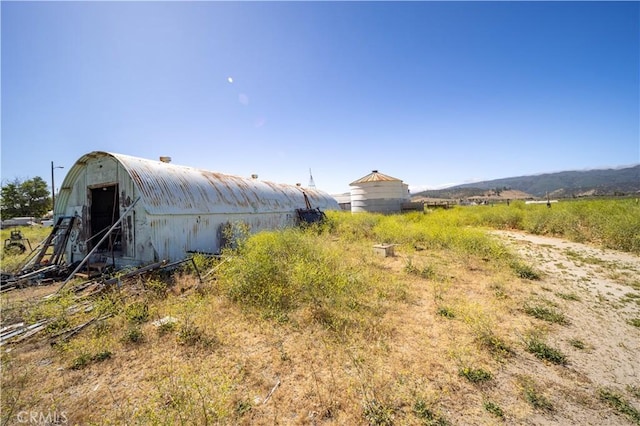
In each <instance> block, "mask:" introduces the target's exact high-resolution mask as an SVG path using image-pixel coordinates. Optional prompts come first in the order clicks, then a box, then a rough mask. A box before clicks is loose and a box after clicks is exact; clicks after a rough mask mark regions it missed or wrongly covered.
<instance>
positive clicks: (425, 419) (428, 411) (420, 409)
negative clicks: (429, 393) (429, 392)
mask: <svg viewBox="0 0 640 426" xmlns="http://www.w3.org/2000/svg"><path fill="white" fill-rule="evenodd" d="M413 413H414V414H415V415H416V417H418V418H419V419H420V420H422V424H424V425H426V426H447V425H449V422H448V421H447V420H446V419H445V418H444V417H442V416H440V415H439V414H438V413H437V412H435V411H434V410H433V409H432V408H431V407H429V404H427V403H426V402H425V401H424V400H423V399H418V400H416V402H415V403H414V404H413Z"/></svg>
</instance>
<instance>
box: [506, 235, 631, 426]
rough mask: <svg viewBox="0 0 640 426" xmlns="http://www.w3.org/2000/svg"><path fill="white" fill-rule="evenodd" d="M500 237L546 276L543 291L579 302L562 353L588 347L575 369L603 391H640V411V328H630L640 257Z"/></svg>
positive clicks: (574, 359)
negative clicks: (575, 344) (579, 344)
mask: <svg viewBox="0 0 640 426" xmlns="http://www.w3.org/2000/svg"><path fill="white" fill-rule="evenodd" d="M494 233H495V234H496V235H499V236H500V237H501V238H502V239H503V240H505V241H507V242H508V243H509V244H510V245H511V246H512V247H515V249H516V250H517V251H518V252H519V253H520V254H521V255H522V256H523V257H524V258H525V259H527V260H528V261H529V262H530V263H531V264H533V265H535V266H536V268H537V269H538V270H540V271H541V272H543V274H544V279H543V281H544V284H543V290H547V291H551V292H554V293H556V294H558V293H560V294H564V295H575V297H576V299H577V300H578V303H566V304H564V305H563V310H564V312H565V313H566V315H567V317H568V318H569V321H570V324H569V326H567V327H562V328H559V329H557V330H556V331H555V333H554V337H555V339H556V340H557V341H558V342H559V344H560V347H561V348H562V342H567V341H569V340H571V339H576V338H578V339H580V340H581V341H583V342H584V343H585V344H586V349H587V350H585V351H572V352H571V353H572V356H571V369H574V370H576V371H579V372H581V373H582V374H584V375H585V383H587V382H590V383H592V384H595V385H596V386H598V387H600V388H611V389H636V395H635V398H633V397H632V398H630V400H629V401H630V403H631V404H632V405H634V406H635V407H636V408H640V400H639V399H638V395H637V389H638V386H640V328H638V327H634V326H632V325H631V324H630V323H629V321H630V320H632V319H636V320H637V319H638V318H640V257H638V256H635V255H633V254H629V253H624V252H618V251H614V250H605V249H600V248H596V247H593V246H588V245H585V244H579V243H574V242H569V241H566V240H563V239H559V238H551V237H545V236H538V235H530V234H526V233H521V232H512V231H494ZM565 345H566V343H565ZM563 349H564V348H563ZM568 351H569V350H568V349H567V352H568ZM565 420H566V421H569V420H570V418H567V419H565ZM619 420H620V419H617V420H616V419H612V423H610V424H616V421H619ZM601 422H602V419H594V418H592V417H590V416H584V415H583V414H581V413H579V412H576V413H573V416H572V419H571V423H572V424H578V423H582V424H601ZM560 423H562V422H560ZM608 424H609V423H608Z"/></svg>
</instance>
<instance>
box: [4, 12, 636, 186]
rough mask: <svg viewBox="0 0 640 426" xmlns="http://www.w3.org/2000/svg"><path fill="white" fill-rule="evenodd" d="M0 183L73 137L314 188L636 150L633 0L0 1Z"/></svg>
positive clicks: (82, 144) (622, 158) (525, 170)
mask: <svg viewBox="0 0 640 426" xmlns="http://www.w3.org/2000/svg"><path fill="white" fill-rule="evenodd" d="M1 14H2V75H1V79H2V81H1V83H2V99H1V100H2V123H1V124H2V141H1V143H2V145H1V154H2V162H1V166H2V168H1V176H2V181H3V183H6V182H7V181H11V180H13V179H15V178H19V179H21V180H23V179H27V178H33V177H35V176H40V177H42V178H43V179H45V180H46V181H47V182H49V181H50V174H51V170H50V164H51V161H54V162H55V164H56V165H60V166H64V167H65V168H64V169H57V170H56V178H55V181H56V184H57V185H56V186H59V184H60V183H61V182H62V179H63V177H64V175H65V172H66V170H68V169H69V168H70V167H71V166H72V165H73V164H74V163H75V161H76V160H77V159H78V158H79V157H80V156H82V155H83V154H86V153H88V152H90V151H95V150H102V151H110V152H116V153H122V154H128V155H134V156H140V157H144V158H152V159H157V158H158V157H159V156H162V155H167V156H171V157H172V159H173V163H176V164H182V165H187V166H192V167H198V168H203V169H207V170H214V171H220V172H224V173H229V174H234V175H242V176H249V175H251V174H252V173H257V174H258V175H259V176H260V178H261V179H265V180H270V181H274V182H280V183H292V184H293V183H296V182H301V183H302V184H303V185H306V184H308V182H309V169H311V170H312V173H313V178H314V181H315V184H316V186H317V187H318V188H320V189H324V190H326V191H327V192H330V193H340V192H346V191H348V190H349V183H350V182H352V181H354V180H356V179H358V178H360V177H362V176H364V175H366V174H368V173H369V172H370V171H371V170H372V169H378V170H380V171H381V172H382V173H385V174H388V175H391V176H394V177H397V178H400V179H402V180H403V181H404V182H405V183H407V184H409V186H410V188H411V189H412V190H414V191H415V190H417V189H419V188H425V187H440V186H443V185H446V184H452V183H465V182H469V181H474V180H488V179H496V178H503V177H512V176H521V175H529V174H537V173H544V172H553V171H563V170H582V169H589V168H606V167H616V166H623V165H631V164H636V163H639V162H640V107H639V104H640V84H639V80H640V3H638V2H561V3H555V2H6V1H3V2H2V3H1Z"/></svg>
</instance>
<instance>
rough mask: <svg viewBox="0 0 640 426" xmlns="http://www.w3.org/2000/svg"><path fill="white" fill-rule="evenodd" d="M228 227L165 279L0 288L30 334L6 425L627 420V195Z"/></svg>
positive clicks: (638, 410) (14, 354)
mask: <svg viewBox="0 0 640 426" xmlns="http://www.w3.org/2000/svg"><path fill="white" fill-rule="evenodd" d="M23 231H24V232H23V233H24V234H25V235H28V236H29V238H33V240H38V239H42V238H44V237H45V236H46V234H43V232H42V230H38V229H34V230H30V229H28V228H23ZM232 231H233V236H234V238H235V239H234V241H233V243H234V244H233V247H232V248H228V249H226V250H225V251H224V252H223V254H222V256H221V257H219V258H209V257H205V256H200V255H197V256H196V257H195V258H194V262H193V264H191V263H185V266H183V267H182V268H181V269H179V270H176V271H172V272H156V273H150V274H147V275H144V276H140V277H136V278H128V279H122V280H121V281H120V282H118V283H117V284H114V285H111V286H104V285H101V284H100V283H98V282H96V283H93V284H91V285H89V286H86V285H84V284H85V283H84V282H83V281H80V280H77V281H72V282H71V283H69V284H68V285H67V286H65V288H64V289H62V290H61V291H58V290H59V289H60V283H57V284H56V283H53V284H48V285H41V286H34V287H28V288H22V289H16V290H12V291H8V292H5V293H3V294H2V295H1V307H2V327H3V334H4V333H5V332H6V329H5V327H9V326H11V325H12V324H16V323H20V322H24V323H25V324H40V325H42V327H41V331H40V332H38V333H35V334H33V335H31V336H27V337H25V335H21V336H18V337H17V338H14V339H8V340H4V341H3V345H2V346H1V347H0V349H1V356H2V358H1V361H2V393H1V408H2V411H1V424H3V425H4V424H7V425H14V424H29V423H30V424H78V425H122V424H143V425H147V424H151V425H156V424H162V425H174V424H184V425H206V424H221V425H236V424H246V425H256V424H257V425H267V424H268V425H271V424H281V425H316V424H317V425H320V424H326V425H499V424H515V425H548V424H558V425H634V424H635V425H639V424H640V361H639V360H640V206H639V205H638V203H637V201H636V200H632V199H621V200H579V201H567V202H564V201H561V202H559V203H557V204H555V205H553V207H552V208H547V207H546V206H545V205H525V204H524V203H521V202H513V203H511V205H509V206H507V205H495V206H470V207H455V208H453V209H449V210H438V211H426V212H425V213H424V214H423V213H415V212H414V213H410V214H403V215H387V216H385V215H379V214H369V213H362V214H355V215H352V214H351V213H348V212H328V220H327V221H326V222H325V223H324V224H322V225H320V226H313V227H309V228H306V229H285V230H280V231H273V232H262V233H259V234H256V235H252V236H249V235H248V234H247V233H246V231H245V229H244V228H243V226H242V224H236V226H235V229H233V230H232ZM5 233H6V234H8V231H4V230H3V231H2V237H3V239H5V238H8V236H7V235H5ZM33 243H34V241H32V244H33ZM377 244H393V251H394V254H393V255H389V256H386V257H384V256H380V255H379V254H378V253H376V252H374V245H377ZM19 262H20V258H19V257H17V256H12V255H8V254H6V253H5V254H3V259H2V265H3V271H4V272H6V271H7V270H10V269H11V268H15V267H17V266H18V265H19ZM194 265H195V266H197V268H196V267H194ZM199 276H200V277H201V279H199ZM50 295H52V296H50ZM46 296H50V297H46Z"/></svg>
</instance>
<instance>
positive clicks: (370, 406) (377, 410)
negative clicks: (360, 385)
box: [362, 399, 395, 426]
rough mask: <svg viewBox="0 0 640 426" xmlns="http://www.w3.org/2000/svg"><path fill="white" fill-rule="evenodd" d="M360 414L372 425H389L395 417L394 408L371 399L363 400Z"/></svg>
mask: <svg viewBox="0 0 640 426" xmlns="http://www.w3.org/2000/svg"><path fill="white" fill-rule="evenodd" d="M362 415H363V416H364V418H365V419H366V420H367V422H369V424H370V425H372V426H373V425H375V426H391V425H393V419H394V417H395V409H394V408H393V407H390V406H388V405H386V404H384V403H383V402H380V401H378V400H376V399H373V400H370V401H366V402H365V404H364V407H363V408H362Z"/></svg>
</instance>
